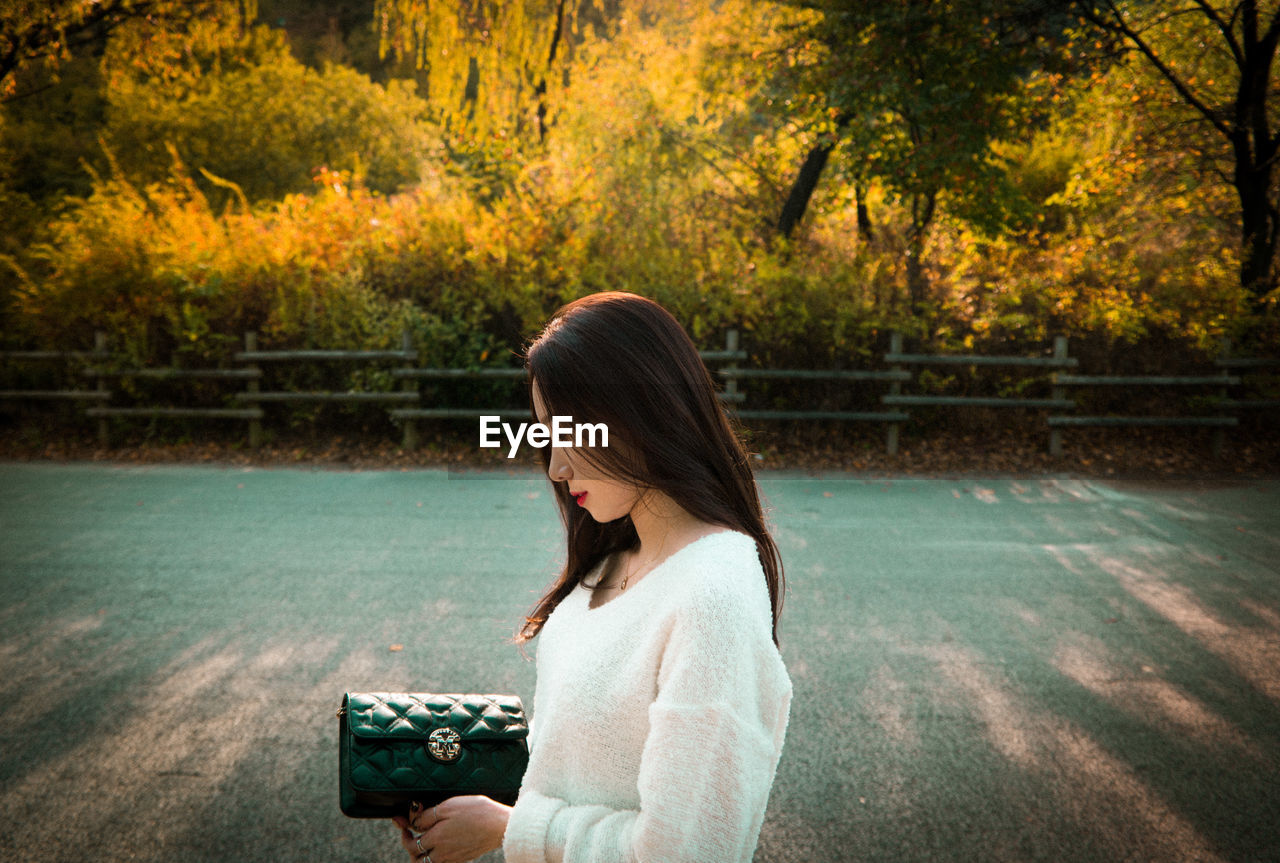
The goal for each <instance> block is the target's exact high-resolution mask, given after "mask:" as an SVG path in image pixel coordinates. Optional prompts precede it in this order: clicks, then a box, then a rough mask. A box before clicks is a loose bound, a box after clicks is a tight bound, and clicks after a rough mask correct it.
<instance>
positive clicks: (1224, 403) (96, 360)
mask: <svg viewBox="0 0 1280 863" xmlns="http://www.w3.org/2000/svg"><path fill="white" fill-rule="evenodd" d="M700 355H701V357H702V359H703V361H704V362H706V363H707V364H708V366H711V367H713V373H714V374H715V375H716V376H718V377H719V378H720V380H721V381H723V389H722V391H721V393H720V398H721V399H722V401H724V402H725V403H726V404H727V405H728V409H729V410H731V411H732V412H733V413H735V414H736V415H737V416H738V417H739V418H740V419H741V420H744V421H753V420H755V421H773V420H823V421H839V422H872V423H882V424H884V426H885V449H886V451H887V452H888V453H889V454H894V453H896V452H897V450H898V445H899V437H900V430H901V428H902V426H903V425H904V424H905V423H907V422H909V421H910V420H911V418H912V415H911V413H910V411H911V410H912V409H919V408H925V409H944V410H945V409H961V408H984V409H985V408H995V409H1017V410H1020V411H1023V412H1028V411H1029V412H1034V413H1035V414H1036V415H1037V416H1038V417H1039V421H1040V422H1042V423H1043V428H1045V429H1046V430H1047V431H1048V435H1049V440H1048V449H1049V452H1050V454H1052V455H1055V456H1057V455H1061V453H1062V435H1063V433H1064V430H1066V429H1070V428H1078V427H1083V426H1173V427H1201V428H1212V429H1214V430H1215V435H1214V441H1213V450H1214V453H1215V455H1217V454H1221V453H1222V451H1223V448H1224V446H1225V431H1226V430H1227V429H1229V428H1232V427H1235V426H1237V425H1238V424H1239V415H1240V414H1241V413H1245V412H1250V413H1252V412H1258V411H1270V410H1276V409H1280V399H1276V398H1273V397H1270V396H1262V397H1256V396H1255V397H1250V392H1251V391H1250V390H1248V389H1244V390H1243V391H1242V387H1245V385H1246V384H1247V381H1246V378H1249V377H1252V378H1254V379H1255V383H1256V382H1257V381H1260V380H1261V379H1262V378H1264V377H1268V378H1269V379H1272V380H1271V383H1272V385H1273V389H1274V386H1275V384H1276V383H1277V382H1276V381H1275V380H1274V378H1276V377H1277V376H1278V375H1280V373H1276V372H1271V371H1270V370H1272V369H1280V359H1259V358H1247V357H1233V356H1231V354H1230V350H1229V346H1227V345H1226V344H1225V343H1224V346H1223V349H1222V352H1221V355H1220V357H1219V359H1217V360H1216V362H1215V367H1216V369H1217V372H1216V373H1215V374H1204V375H1190V376H1114V375H1112V376H1108V375H1085V374H1076V373H1074V371H1075V370H1076V369H1078V367H1079V361H1078V360H1077V359H1076V358H1074V357H1071V356H1069V355H1068V342H1067V339H1066V338H1065V337H1061V336H1060V337H1058V338H1056V339H1055V340H1054V346H1053V350H1052V353H1047V354H1045V355H1043V356H989V355H972V354H950V355H947V354H915V353H907V352H905V351H904V350H903V339H902V336H901V334H899V333H893V334H892V335H891V338H890V347H889V350H888V352H887V353H885V354H884V355H883V357H882V361H883V364H884V366H885V367H884V368H880V369H763V368H744V367H742V366H740V365H739V363H741V362H744V361H745V360H747V359H748V353H747V352H746V351H745V350H743V349H742V348H741V346H740V344H739V334H738V331H737V330H733V329H731V330H729V331H727V332H726V334H725V347H724V349H723V350H712V351H702V352H701V354H700ZM110 358H111V354H110V353H109V351H108V350H107V337H106V335H105V334H104V333H98V334H97V335H96V337H95V342H94V348H93V350H91V351H65V352H58V351H0V361H3V363H4V364H5V365H13V364H41V363H49V362H62V363H64V364H66V363H70V364H85V365H83V367H82V368H81V369H80V371H79V379H81V380H88V381H92V382H93V388H92V389H86V388H81V387H75V388H72V389H53V390H51V389H35V388H32V389H16V390H0V408H2V407H3V406H4V405H5V404H6V403H14V402H28V401H33V402H40V401H55V400H56V401H70V402H74V403H85V404H88V405H89V406H88V407H86V408H85V409H84V414H85V416H87V417H90V418H94V419H96V420H97V421H98V435H99V438H100V440H101V441H102V442H103V444H104V445H105V444H106V443H107V442H108V441H109V435H110V426H109V423H108V421H109V419H110V418H112V417H119V418H129V417H135V418H137V417H147V418H152V419H163V418H175V417H176V418H199V419H231V420H240V421H246V422H247V423H248V438H249V445H250V447H252V448H257V447H258V446H260V445H261V442H262V424H263V421H264V420H265V419H266V417H267V413H266V409H265V408H264V406H265V405H269V404H280V403H283V404H299V403H308V402H309V403H341V404H369V403H373V404H386V405H388V406H389V407H388V416H389V417H390V418H391V419H392V420H393V421H394V422H397V423H399V424H400V425H401V427H402V431H403V441H402V445H403V446H404V447H405V448H406V449H414V448H416V447H417V445H418V423H419V422H420V421H433V420H440V419H456V418H478V417H480V416H482V415H490V416H499V417H503V418H525V417H528V416H529V410H528V408H527V407H511V406H510V405H507V406H497V407H492V408H464V407H457V406H450V405H447V404H439V403H435V404H424V401H426V399H424V396H423V392H422V384H423V383H424V382H427V381H437V382H438V381H452V380H508V381H515V380H523V379H524V377H525V372H524V370H523V369H520V368H480V369H455V368H421V367H418V366H417V365H416V361H417V358H418V354H417V352H416V351H415V350H414V349H413V344H412V339H411V336H410V334H409V333H408V332H405V333H404V334H403V336H402V342H401V347H400V349H399V350H380V351H379V350H367V351H366V350H357V351H352V350H270V351H268V350H260V349H259V348H258V341H257V336H256V334H255V333H246V334H245V336H244V350H242V351H238V352H236V353H234V354H233V355H232V356H231V357H230V361H231V363H233V364H235V366H236V367H234V368H203V369H192V368H181V367H178V366H176V365H174V366H172V367H167V368H124V369H119V368H115V369H113V368H110V367H109V361H110ZM331 362H344V363H357V364H366V363H367V364H374V365H373V367H377V365H382V366H385V365H387V364H392V365H394V368H391V369H390V370H389V376H390V379H391V380H392V381H393V382H398V383H399V386H400V388H399V389H390V390H376V391H354V390H307V391H296V390H286V389H274V390H264V389H263V388H262V385H263V382H264V378H265V377H267V375H266V373H265V372H264V368H263V367H264V366H267V367H274V366H279V365H282V364H286V363H306V364H311V365H323V364H326V363H331ZM931 367H936V368H943V369H949V370H956V369H961V370H965V371H967V372H968V373H969V374H970V375H971V376H973V377H979V376H980V373H981V372H982V371H985V370H988V369H1004V370H1009V372H1008V373H1013V374H1017V375H1020V376H1021V381H1020V383H1019V385H1018V386H1019V388H1020V389H1036V388H1039V389H1040V390H1041V391H1045V390H1047V395H1038V396H1031V397H1025V396H1021V395H1017V396H1007V395H990V394H988V395H964V394H948V393H938V392H909V391H907V389H908V388H909V387H911V386H912V385H913V384H915V385H917V386H923V385H924V384H925V381H924V379H923V375H922V374H921V373H920V372H919V371H917V370H918V369H925V368H931ZM123 380H132V381H142V382H145V381H177V382H183V381H223V382H232V383H234V382H239V383H241V384H242V385H243V386H244V389H243V390H242V391H237V392H233V393H225V394H224V395H223V399H224V402H225V404H224V405H223V406H220V407H208V406H205V407H198V406H192V405H190V404H172V403H154V404H132V405H120V404H112V401H113V400H114V399H115V398H116V392H115V391H113V390H111V389H110V388H109V387H108V382H110V381H123ZM779 380H781V381H796V382H803V381H826V382H834V383H835V384H837V385H840V384H855V383H856V384H859V385H864V384H866V383H868V382H869V383H873V384H882V385H884V387H885V392H883V393H882V394H880V395H879V397H878V399H876V400H875V402H876V403H874V404H864V405H862V407H865V408H866V409H859V410H820V409H814V410H796V409H768V408H759V407H749V406H746V405H745V403H746V402H747V401H748V400H749V399H748V393H747V392H746V389H745V387H746V385H747V384H749V382H751V381H762V382H764V381H779ZM1134 388H1143V389H1146V390H1152V389H1156V390H1161V391H1178V392H1181V393H1192V394H1193V395H1192V396H1190V397H1188V398H1187V399H1186V402H1185V406H1186V410H1183V411H1180V412H1178V413H1176V414H1167V415H1164V414H1162V415H1155V414H1135V413H1132V412H1129V413H1123V414H1117V413H1113V412H1106V413H1085V414H1081V413H1076V412H1075V411H1076V410H1077V408H1078V406H1079V401H1078V399H1079V398H1080V397H1079V396H1078V395H1075V394H1077V393H1081V392H1086V393H1087V392H1097V391H1101V390H1129V391H1132V390H1133V389H1134ZM1257 389H1259V387H1258V386H1254V387H1253V390H1257ZM863 401H864V403H865V402H866V398H865V397H864V398H863ZM1166 401H1167V400H1166ZM233 405H234V406H233ZM1050 411H1054V412H1055V413H1049V412H1050Z"/></svg>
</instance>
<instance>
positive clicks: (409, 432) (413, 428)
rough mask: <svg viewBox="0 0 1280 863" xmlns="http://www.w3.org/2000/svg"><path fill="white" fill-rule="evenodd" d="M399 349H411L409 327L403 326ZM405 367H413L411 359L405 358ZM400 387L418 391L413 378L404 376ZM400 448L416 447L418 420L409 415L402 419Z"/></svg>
mask: <svg viewBox="0 0 1280 863" xmlns="http://www.w3.org/2000/svg"><path fill="white" fill-rule="evenodd" d="M400 350H402V351H404V352H405V353H406V354H407V353H409V351H411V350H413V336H412V335H411V334H410V333H409V328H408V327H405V328H404V332H403V333H402V334H401V336H400ZM404 367H405V369H412V368H413V360H405V362H404ZM400 389H402V390H404V391H405V392H411V391H412V392H415V393H416V392H418V382H417V381H415V380H414V379H413V378H405V379H404V381H403V382H402V383H401V384H400ZM400 448H401V449H405V450H415V449H417V448H418V422H417V420H415V419H413V418H412V417H409V418H407V419H405V420H404V440H403V441H401V443H400Z"/></svg>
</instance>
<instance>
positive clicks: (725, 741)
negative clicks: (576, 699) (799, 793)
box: [503, 584, 791, 863]
mask: <svg viewBox="0 0 1280 863" xmlns="http://www.w3.org/2000/svg"><path fill="white" fill-rule="evenodd" d="M765 612H766V614H767V607H766V608H765ZM790 704H791V681H790V680H789V679H788V677H787V674H786V670H785V668H784V667H783V665H782V660H781V658H780V657H779V656H778V652H777V649H776V647H775V646H774V644H773V641H772V638H771V629H770V624H769V620H768V619H765V620H762V619H761V616H760V606H759V604H758V603H755V604H753V603H752V602H751V601H750V600H749V598H748V597H744V596H741V595H739V594H738V593H736V592H735V591H733V590H732V589H729V587H728V586H724V587H718V586H717V585H714V584H712V585H709V586H708V587H707V588H706V589H703V590H700V591H698V596H697V597H696V598H695V601H693V602H691V603H690V604H689V605H688V606H686V607H684V608H682V609H681V611H680V612H679V613H678V614H677V616H676V618H675V619H674V621H673V624H672V627H671V631H670V635H669V637H668V639H667V642H666V646H665V649H664V651H663V654H662V660H661V664H660V666H659V671H658V679H657V690H656V696H655V698H654V701H653V702H652V703H651V704H650V706H649V710H648V719H649V731H648V734H647V737H646V739H645V744H644V749H643V752H642V755H641V759H640V772H639V776H638V778H637V785H638V789H637V790H638V792H639V799H640V808H639V810H615V809H610V808H608V807H606V806H597V805H570V804H568V803H567V802H566V801H564V800H560V799H556V798H553V797H549V796H546V795H543V794H540V793H537V792H535V791H533V790H531V789H530V790H527V791H523V792H522V793H521V796H520V798H519V800H518V801H517V803H516V805H515V806H514V807H513V809H512V811H511V817H510V821H509V822H508V826H507V832H506V836H505V837H504V843H503V850H504V854H505V857H506V860H507V863H544V861H546V863H560V861H563V863H588V861H590V863H614V861H617V863H632V861H634V863H649V861H665V863H734V861H743V862H744V863H745V861H750V860H751V857H752V854H753V853H754V851H755V847H756V842H757V840H758V838H759V833H760V827H761V824H762V823H763V821H764V813H765V808H766V806H767V804H768V800H769V790H770V788H771V786H772V784H773V778H774V774H775V771H776V770H777V765H778V760H779V757H780V755H781V751H782V743H783V739H784V737H785V734H786V725H787V720H788V717H789V713H790Z"/></svg>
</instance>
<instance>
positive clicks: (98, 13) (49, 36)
mask: <svg viewBox="0 0 1280 863" xmlns="http://www.w3.org/2000/svg"><path fill="white" fill-rule="evenodd" d="M229 4H230V5H231V6H233V7H234V9H235V10H236V11H237V12H238V14H239V16H240V19H241V21H242V22H245V23H247V22H249V21H251V20H253V18H254V16H256V15H257V7H256V3H254V0H189V2H176V0H0V96H4V97H10V96H13V95H14V94H15V79H14V74H15V73H16V72H19V71H21V70H22V69H24V68H26V67H28V66H31V65H33V64H38V63H42V62H53V63H57V62H60V61H64V60H66V59H67V58H69V57H71V56H73V55H74V54H75V53H76V52H78V51H81V50H84V49H87V48H90V47H91V46H100V45H102V44H103V43H104V41H105V40H106V38H107V36H109V35H110V34H111V33H112V32H113V31H114V30H116V29H118V28H120V27H121V26H123V25H125V24H128V23H129V22H133V21H149V22H156V23H161V22H163V23H165V24H166V25H168V26H173V25H174V24H179V23H182V22H186V21H193V20H197V19H200V18H201V17H203V16H205V15H208V14H209V13H210V12H213V11H215V10H223V9H225V7H227V6H228V5H229Z"/></svg>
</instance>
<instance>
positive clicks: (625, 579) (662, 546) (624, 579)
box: [618, 528, 671, 592]
mask: <svg viewBox="0 0 1280 863" xmlns="http://www.w3.org/2000/svg"><path fill="white" fill-rule="evenodd" d="M670 535H671V528H667V531H666V533H664V534H663V535H662V542H661V543H659V545H658V553H657V554H655V555H654V557H653V561H652V562H651V563H650V564H649V569H652V568H653V567H654V566H656V565H657V564H658V563H659V562H661V560H662V551H663V549H665V548H666V547H667V537H669V536H670ZM639 571H640V567H636V568H635V569H633V570H632V571H631V572H628V573H627V574H626V575H624V576H623V577H622V584H621V585H619V586H618V591H619V592H622V591H624V590H626V589H627V582H628V581H630V580H631V576H633V575H635V574H636V573H637V572H639Z"/></svg>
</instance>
